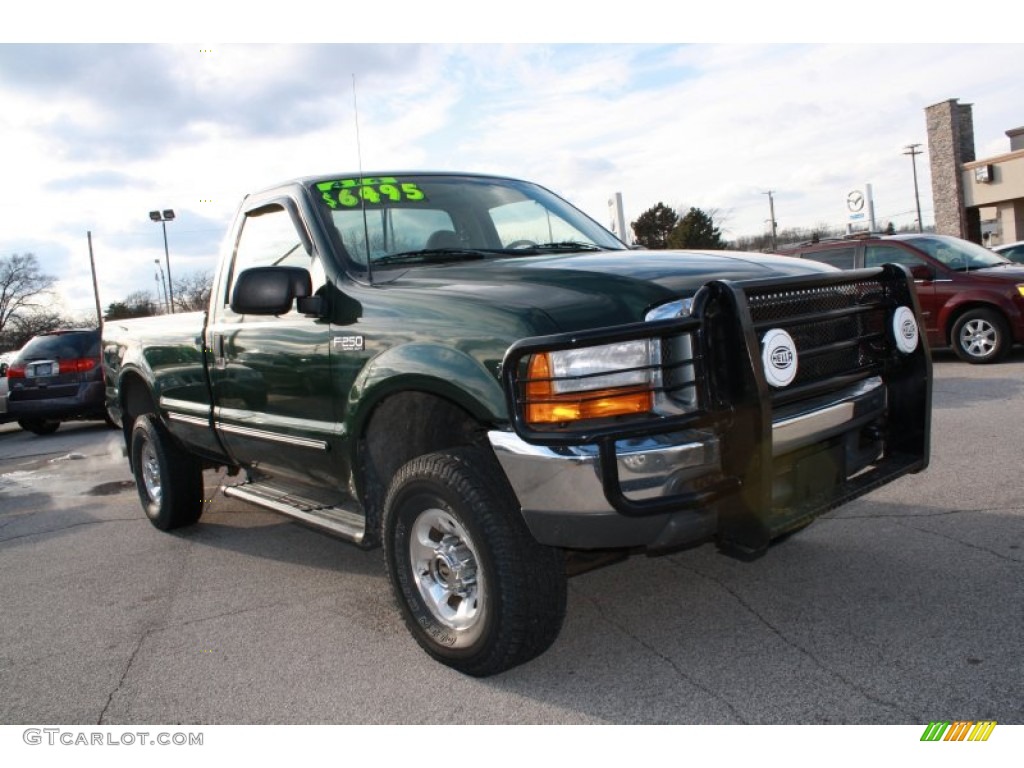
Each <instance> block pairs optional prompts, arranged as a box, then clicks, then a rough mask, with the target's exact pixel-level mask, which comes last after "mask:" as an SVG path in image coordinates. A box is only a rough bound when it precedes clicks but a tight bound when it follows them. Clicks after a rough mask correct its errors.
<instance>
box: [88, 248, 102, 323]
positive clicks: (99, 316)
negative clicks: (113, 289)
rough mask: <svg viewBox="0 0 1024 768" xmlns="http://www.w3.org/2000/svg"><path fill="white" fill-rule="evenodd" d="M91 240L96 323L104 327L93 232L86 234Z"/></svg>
mask: <svg viewBox="0 0 1024 768" xmlns="http://www.w3.org/2000/svg"><path fill="white" fill-rule="evenodd" d="M85 236H86V237H87V238H88V240H89V266H90V267H92V295H93V296H95V297H96V322H97V323H98V324H99V326H100V327H101V328H102V327H103V309H102V308H101V307H100V286H99V283H97V282H96V259H94V258H93V255H92V230H90V231H88V232H86V233H85Z"/></svg>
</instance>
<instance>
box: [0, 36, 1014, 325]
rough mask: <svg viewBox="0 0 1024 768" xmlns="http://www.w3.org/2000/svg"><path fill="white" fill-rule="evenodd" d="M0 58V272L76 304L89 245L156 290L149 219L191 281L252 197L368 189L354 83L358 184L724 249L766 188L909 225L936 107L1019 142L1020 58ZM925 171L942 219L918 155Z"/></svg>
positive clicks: (125, 278)
mask: <svg viewBox="0 0 1024 768" xmlns="http://www.w3.org/2000/svg"><path fill="white" fill-rule="evenodd" d="M4 48H5V46H0V103H3V104H4V105H5V109H4V113H3V114H2V115H0V129H2V131H3V134H4V141H3V142H2V143H0V167H3V168H4V180H5V183H4V184H3V185H2V186H0V253H5V254H6V253H10V252H20V251H23V250H28V249H30V248H31V249H34V250H35V251H36V253H37V255H38V256H39V257H40V259H41V261H42V262H43V263H44V265H47V268H48V269H50V270H51V271H55V270H57V269H58V268H59V269H60V271H61V274H60V276H61V278H62V281H63V283H62V288H63V289H64V293H65V295H67V296H69V297H74V298H73V299H72V301H73V304H74V305H75V306H76V307H77V308H79V309H81V308H83V307H84V308H85V309H88V308H89V307H91V298H90V297H89V295H88V290H85V288H88V287H89V272H88V259H87V253H86V251H85V231H86V230H91V231H92V232H93V235H94V241H95V244H96V249H97V263H98V266H99V270H100V285H101V291H102V298H103V301H104V303H109V302H110V301H113V300H116V299H118V298H121V297H123V296H124V295H125V294H127V293H129V292H131V291H133V290H145V289H151V288H152V287H153V283H154V282H155V281H154V279H153V266H154V265H153V260H154V259H155V258H161V259H162V258H163V242H162V238H161V235H160V228H159V227H157V226H155V225H153V224H152V223H151V222H149V220H148V218H147V216H146V214H147V212H148V211H149V210H152V209H154V208H167V207H169V208H174V209H175V210H176V211H177V212H178V216H179V218H178V219H177V220H176V221H175V222H174V223H173V224H171V225H170V226H169V227H168V238H169V241H170V249H171V259H172V269H175V270H176V271H177V269H176V265H179V264H180V268H181V269H188V268H191V267H192V266H196V267H197V268H198V267H201V266H204V265H210V264H212V263H213V262H214V261H215V259H216V250H217V246H218V243H219V242H220V239H221V234H222V231H223V229H224V228H225V227H226V226H227V225H228V223H229V221H230V218H231V216H232V214H233V212H234V210H235V207H236V206H237V204H238V202H239V200H240V198H241V196H242V195H243V194H245V192H247V191H250V190H252V189H254V188H257V187H262V186H265V185H267V184H270V183H272V182H275V181H278V180H281V179H284V178H290V177H294V176H298V175H306V174H313V173H320V172H324V173H332V172H343V171H353V170H355V169H356V168H357V166H358V165H359V163H360V155H359V152H358V151H357V142H356V130H355V118H354V107H353V92H352V75H353V74H355V75H356V87H357V97H358V103H359V113H360V114H359V122H360V140H361V141H360V143H361V145H362V163H363V166H364V168H365V169H366V170H377V171H380V170H387V169H389V168H395V169H415V168H429V169H453V170H460V169H461V170H468V171H493V172H500V173H505V174H509V175H513V176H521V177H525V178H529V179H531V180H534V181H537V182H540V183H541V184H543V185H545V186H547V187H549V188H551V189H553V190H554V191H556V192H560V193H562V194H563V195H565V196H566V197H568V198H569V199H571V200H572V201H573V202H575V203H576V204H578V205H580V206H581V207H583V208H584V209H585V210H586V211H587V212H588V213H589V214H590V215H591V216H593V217H594V218H596V219H597V220H598V221H602V222H605V221H606V219H607V200H608V198H609V196H610V195H611V193H613V192H616V191H620V192H622V193H623V196H624V202H625V208H626V217H627V220H631V219H635V218H636V217H637V216H638V215H639V214H640V213H641V212H642V211H643V210H645V209H646V208H648V207H650V206H651V205H654V204H655V203H657V202H659V201H664V202H666V203H667V204H670V205H677V206H686V207H688V206H691V205H692V206H697V207H701V208H704V209H705V210H717V211H719V213H720V214H721V215H722V216H723V217H725V219H724V221H725V223H724V226H725V228H726V229H727V231H728V232H729V234H730V235H732V236H736V235H749V234H756V233H759V232H762V231H764V227H765V220H766V219H767V218H768V201H767V196H766V195H764V194H763V193H764V192H765V191H767V190H769V189H771V190H774V195H775V201H776V215H777V218H778V220H779V222H780V225H781V226H783V227H793V226H804V227H810V226H814V225H817V224H819V223H830V224H833V225H838V224H841V223H842V219H841V217H842V210H843V209H842V205H843V201H844V199H845V196H846V193H847V192H848V191H849V190H850V189H852V188H854V187H859V186H861V185H862V184H864V183H865V182H867V183H871V184H872V185H873V186H874V190H875V197H876V208H877V210H878V212H879V214H880V215H886V216H892V217H901V218H897V223H909V222H910V221H911V220H912V218H913V215H914V214H913V213H912V209H913V207H914V202H913V182H912V178H911V169H910V167H909V158H908V157H906V156H904V155H903V154H902V152H903V147H904V145H906V144H908V143H912V142H916V143H922V144H925V146H924V149H927V146H926V137H925V123H924V108H925V107H926V106H928V105H929V104H932V103H935V102H938V101H942V100H945V99H948V98H954V97H959V98H960V99H961V100H962V101H963V102H967V103H973V104H974V119H975V137H976V145H977V148H978V152H979V155H980V156H985V155H988V154H995V153H998V152H1002V151H1006V150H1007V149H1008V147H1009V143H1008V140H1007V139H1006V137H1005V135H1004V131H1005V130H1006V129H1008V128H1012V127H1016V126H1018V125H1021V124H1024V118H1022V115H1021V113H1020V104H1021V100H1020V98H1019V95H1020V88H1019V61H1020V55H1021V53H1022V51H1024V47H1022V46H1019V45H986V46H965V45H942V46H933V45H909V46H908V45H885V46H877V45H836V46H819V45H813V46H805V45H798V46H790V45H749V44H744V45H663V46H651V45H630V46H604V45H570V46H538V45H524V44H516V45H472V44H465V43H463V44H458V45H427V46H411V45H393V44H392V45H384V46H359V47H356V46H340V47H311V46H259V47H249V46H242V47H235V46H222V45H217V44H210V45H209V46H208V47H207V45H206V44H203V45H195V44H191V45H175V46H166V47H165V46H159V47H151V46H142V47H128V48H124V49H122V48H120V47H110V48H94V49H77V48H75V49H71V50H65V49H63V48H35V47H30V48H19V49H18V50H17V53H18V56H17V57H16V58H17V59H18V61H13V60H12V57H11V56H10V55H8V56H6V57H5V56H4V53H5V51H4ZM207 50H209V51H211V53H206V51H207ZM7 53H8V54H9V53H10V50H8V51H7ZM90 56H98V57H101V58H102V61H97V62H93V63H92V64H90V60H89V57H90ZM29 59H31V60H32V62H33V66H31V67H30V66H28V64H27V63H26V62H27V61H28V60H29ZM68 62H73V63H74V64H75V66H73V67H72V66H70V65H69V63H68ZM47 64H50V65H51V66H50V67H49V68H48V67H47V66H46V65H47ZM86 75H88V77H86ZM98 75H103V76H105V77H108V78H110V82H109V83H105V82H103V81H97V80H96V79H95V78H96V77H97V76H98ZM153 78H158V79H159V85H160V88H161V89H162V91H160V92H158V93H156V94H154V93H152V92H151V91H150V90H148V89H147V85H148V84H150V82H151V81H152V79H153ZM113 85H116V87H113ZM917 167H918V174H919V182H920V188H921V192H922V207H923V208H924V209H925V217H926V218H928V216H929V213H930V209H931V204H930V186H929V180H930V176H929V173H928V158H927V154H925V155H922V156H920V157H919V158H918V166H917ZM82 281H85V282H82Z"/></svg>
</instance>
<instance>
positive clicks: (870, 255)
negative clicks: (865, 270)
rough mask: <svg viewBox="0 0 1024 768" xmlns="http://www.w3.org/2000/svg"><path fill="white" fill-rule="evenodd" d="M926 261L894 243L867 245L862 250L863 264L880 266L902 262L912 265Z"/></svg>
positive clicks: (907, 265) (905, 264) (908, 265)
mask: <svg viewBox="0 0 1024 768" xmlns="http://www.w3.org/2000/svg"><path fill="white" fill-rule="evenodd" d="M926 263H927V262H926V261H925V260H924V259H922V258H921V257H920V256H917V255H915V254H913V253H911V252H910V251H908V250H905V249H903V248H897V247H896V246H894V245H869V246H867V248H866V249H865V250H864V266H865V267H880V266H882V265H883V264H902V265H904V266H906V267H913V266H916V265H918V264H926Z"/></svg>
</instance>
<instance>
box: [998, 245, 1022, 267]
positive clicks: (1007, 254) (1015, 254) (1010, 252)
mask: <svg viewBox="0 0 1024 768" xmlns="http://www.w3.org/2000/svg"><path fill="white" fill-rule="evenodd" d="M992 250H993V251H995V252H996V253H998V254H999V255H1000V256H1002V257H1003V258H1004V259H1009V260H1010V261H1016V262H1017V263H1018V264H1024V240H1020V241H1018V242H1016V243H1006V244H1005V245H997V246H996V247H995V248H993V249H992Z"/></svg>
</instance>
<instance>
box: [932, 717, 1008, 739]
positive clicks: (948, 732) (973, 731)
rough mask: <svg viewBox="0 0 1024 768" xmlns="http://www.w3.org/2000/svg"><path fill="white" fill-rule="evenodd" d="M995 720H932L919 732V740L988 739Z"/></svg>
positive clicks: (994, 725)
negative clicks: (922, 731) (921, 732)
mask: <svg viewBox="0 0 1024 768" xmlns="http://www.w3.org/2000/svg"><path fill="white" fill-rule="evenodd" d="M995 727H996V721H995V720H978V721H977V722H975V721H973V720H956V721H953V722H950V721H949V720H939V721H937V720H933V721H932V722H930V723H928V727H927V728H925V729H924V733H923V734H921V741H988V737H989V736H991V735H992V731H993V730H995Z"/></svg>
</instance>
